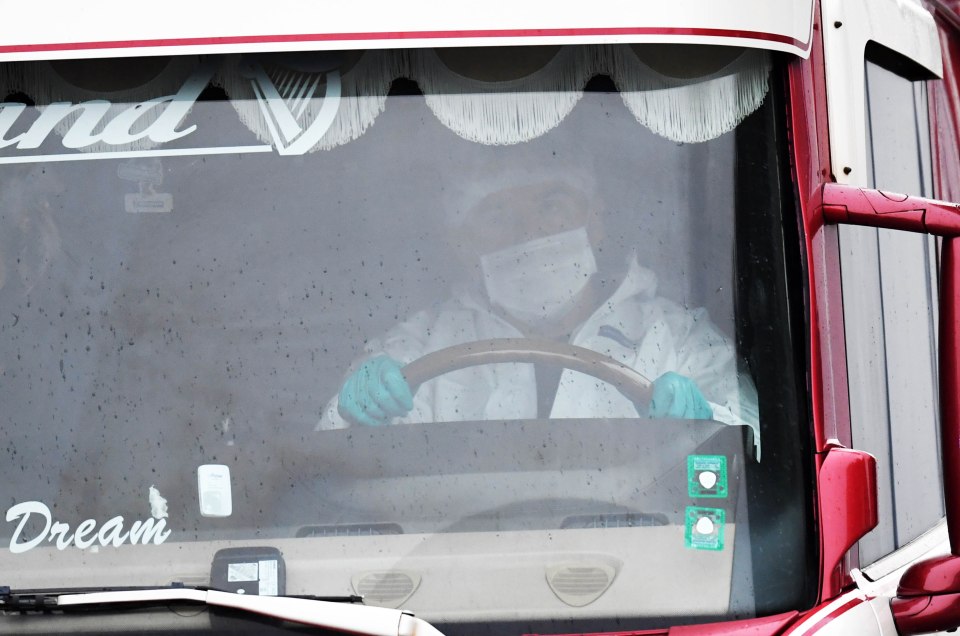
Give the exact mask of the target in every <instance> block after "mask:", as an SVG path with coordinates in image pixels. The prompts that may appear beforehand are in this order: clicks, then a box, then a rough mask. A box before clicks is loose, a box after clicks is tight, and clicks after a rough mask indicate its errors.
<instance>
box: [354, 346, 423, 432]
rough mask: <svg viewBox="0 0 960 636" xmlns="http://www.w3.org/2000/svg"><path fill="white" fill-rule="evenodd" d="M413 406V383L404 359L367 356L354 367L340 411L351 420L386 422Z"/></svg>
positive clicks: (358, 422) (371, 424)
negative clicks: (406, 374) (406, 373)
mask: <svg viewBox="0 0 960 636" xmlns="http://www.w3.org/2000/svg"><path fill="white" fill-rule="evenodd" d="M411 409H413V395H412V394H411V392H410V385H409V384H407V379H406V378H404V377H403V373H402V372H401V371H400V363H399V362H397V361H396V360H394V359H393V358H390V357H388V356H378V357H376V358H373V359H372V360H367V361H366V362H364V363H363V364H361V365H360V368H359V369H357V370H356V371H354V372H353V373H352V374H351V375H350V377H349V378H347V380H346V382H344V383H343V388H342V389H340V399H339V403H338V405H337V411H339V412H340V416H341V417H342V418H343V419H345V420H347V421H348V422H350V423H351V424H364V425H366V426H383V425H384V424H389V423H390V419H391V418H394V417H400V416H402V415H406V414H407V413H409V412H410V410H411Z"/></svg>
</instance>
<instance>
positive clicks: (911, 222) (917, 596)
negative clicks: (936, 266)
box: [820, 183, 960, 634]
mask: <svg viewBox="0 0 960 636" xmlns="http://www.w3.org/2000/svg"><path fill="white" fill-rule="evenodd" d="M820 196H822V197H823V198H822V201H821V202H820V203H821V209H822V211H823V218H824V221H825V222H827V223H843V224H851V225H865V226H869V227H876V228H885V229H893V230H901V231H906V232H916V233H921V234H930V235H934V236H939V237H942V238H943V246H942V251H941V257H940V334H939V336H940V345H939V352H938V354H939V371H940V438H941V444H940V447H941V458H942V461H943V492H944V507H945V509H946V518H947V531H948V534H949V537H950V554H949V555H947V556H944V557H937V558H933V559H927V560H925V561H922V562H920V563H917V564H915V565H913V566H912V567H910V568H909V569H908V570H907V571H906V572H905V573H904V575H903V576H902V577H901V579H900V586H899V588H898V590H897V598H896V599H894V600H893V602H892V603H891V610H892V611H893V616H894V620H895V622H896V624H897V629H898V631H899V632H900V633H901V634H919V633H923V632H928V631H935V630H945V629H954V628H956V627H958V626H960V390H958V389H960V205H958V204H956V203H948V202H944V201H935V200H932V199H926V198H923V197H912V196H907V195H903V194H892V193H888V192H881V191H879V190H871V189H868V188H857V187H852V186H843V185H839V184H835V183H829V184H826V185H824V186H823V188H822V189H821V192H820Z"/></svg>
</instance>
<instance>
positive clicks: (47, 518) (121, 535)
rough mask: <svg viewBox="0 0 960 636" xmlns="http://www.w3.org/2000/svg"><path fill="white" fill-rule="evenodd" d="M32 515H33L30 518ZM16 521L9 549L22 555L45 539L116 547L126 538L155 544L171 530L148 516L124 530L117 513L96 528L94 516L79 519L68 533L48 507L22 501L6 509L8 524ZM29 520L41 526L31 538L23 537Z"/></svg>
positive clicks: (163, 521) (60, 545) (81, 545)
mask: <svg viewBox="0 0 960 636" xmlns="http://www.w3.org/2000/svg"><path fill="white" fill-rule="evenodd" d="M31 515H35V516H34V518H33V519H31V518H30V517H31ZM17 520H19V523H18V524H17V529H16V530H15V531H14V532H13V536H12V537H10V552H12V553H13V554H21V553H23V552H26V551H28V550H32V549H33V548H35V547H37V546H38V545H40V544H41V543H43V541H44V540H46V541H48V542H54V541H56V546H57V549H58V550H64V549H66V548H67V547H68V546H70V545H71V544H73V545H75V546H76V547H78V548H80V549H85V548H89V547H90V546H92V545H93V544H94V543H99V544H100V545H101V546H103V547H107V546H113V547H119V546H120V545H122V544H123V543H124V542H125V541H127V540H129V541H130V543H131V544H136V543H140V545H147V544H148V543H150V542H153V544H154V545H160V544H161V543H163V542H164V541H166V540H167V538H168V537H169V536H170V532H171V531H170V530H167V522H166V519H152V518H151V519H147V520H146V521H134V522H133V523H132V524H131V526H130V531H129V532H125V531H124V528H123V517H121V516H116V517H113V518H112V519H109V520H108V521H107V522H106V523H104V524H103V525H102V526H101V527H100V529H99V531H98V530H97V522H96V521H94V520H93V519H87V520H85V521H82V522H80V524H79V525H78V526H77V529H76V530H75V531H74V533H73V534H70V526H69V525H68V524H66V523H63V522H61V521H54V520H53V515H52V514H51V512H50V508H48V507H47V505H46V504H44V503H42V502H39V501H25V502H23V503H18V504H16V505H14V506H11V507H10V508H9V509H8V510H7V522H8V523H11V522H14V521H17ZM28 521H35V522H39V525H42V526H43V529H42V530H41V531H40V532H37V533H36V534H35V535H34V536H32V537H27V536H24V535H25V533H26V531H27V523H28Z"/></svg>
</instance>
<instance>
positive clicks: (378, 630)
mask: <svg viewBox="0 0 960 636" xmlns="http://www.w3.org/2000/svg"><path fill="white" fill-rule="evenodd" d="M0 592H5V594H0V610H2V609H7V610H14V611H16V610H21V611H22V610H26V611H58V610H61V611H66V610H70V609H97V608H98V607H100V608H105V607H116V606H124V605H132V606H136V607H143V606H144V605H151V604H157V603H159V604H165V603H177V602H182V603H196V604H200V605H209V606H212V607H225V608H229V609H233V610H238V611H241V612H251V613H254V614H260V615H262V616H269V617H271V618H276V619H280V620H286V621H291V622H295V623H302V624H304V625H311V626H314V627H322V628H324V629H332V630H336V631H344V632H350V633H352V634H364V635H367V636H443V634H442V633H441V632H440V631H439V630H437V629H436V628H435V627H433V626H432V625H430V624H429V623H427V622H426V621H424V620H421V619H419V618H416V617H415V616H414V615H413V614H411V613H410V612H405V611H402V610H395V609H387V608H384V607H373V606H369V605H357V604H354V603H352V602H351V601H354V600H356V597H345V598H343V599H341V600H339V601H336V602H335V601H329V600H317V599H316V598H312V597H297V596H256V595H252V594H251V595H244V594H234V593H232V592H222V591H220V590H213V589H208V588H202V587H158V588H134V589H129V588H127V589H111V590H105V591H81V592H68V591H63V592H61V593H55V592H52V591H51V592H43V593H40V592H39V591H33V592H30V593H20V592H10V591H9V588H0ZM344 601H345V602H344Z"/></svg>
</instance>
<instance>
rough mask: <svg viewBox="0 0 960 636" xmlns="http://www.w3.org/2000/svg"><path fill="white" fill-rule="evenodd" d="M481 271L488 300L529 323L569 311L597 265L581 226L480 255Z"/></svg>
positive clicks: (558, 315)
mask: <svg viewBox="0 0 960 636" xmlns="http://www.w3.org/2000/svg"><path fill="white" fill-rule="evenodd" d="M480 268H481V270H482V271H483V280H484V284H485V285H486V288H487V296H488V297H489V298H490V302H491V303H493V304H494V305H497V306H498V307H500V308H501V309H503V310H504V311H505V312H507V313H508V314H510V315H511V316H513V317H514V318H516V319H517V320H520V321H522V322H525V323H527V324H529V325H533V324H537V323H540V322H552V321H554V320H557V319H558V318H561V317H562V316H563V315H564V314H566V313H567V312H568V311H570V310H571V309H572V308H573V305H574V304H575V302H576V299H577V295H578V294H579V293H580V292H581V291H583V289H584V288H585V287H586V286H587V283H589V282H590V277H591V276H593V275H594V274H595V273H596V272H597V262H596V259H595V258H594V256H593V249H592V248H591V247H590V240H589V238H587V230H586V228H583V227H581V228H578V229H576V230H570V231H569V232H561V233H560V234H553V235H551V236H545V237H543V238H539V239H535V240H533V241H528V242H526V243H521V244H519V245H514V246H512V247H508V248H506V249H502V250H499V251H497V252H493V253H491V254H485V255H484V256H481V257H480Z"/></svg>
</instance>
